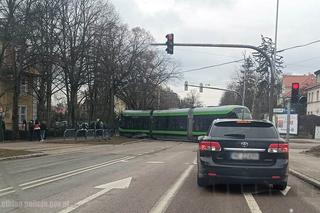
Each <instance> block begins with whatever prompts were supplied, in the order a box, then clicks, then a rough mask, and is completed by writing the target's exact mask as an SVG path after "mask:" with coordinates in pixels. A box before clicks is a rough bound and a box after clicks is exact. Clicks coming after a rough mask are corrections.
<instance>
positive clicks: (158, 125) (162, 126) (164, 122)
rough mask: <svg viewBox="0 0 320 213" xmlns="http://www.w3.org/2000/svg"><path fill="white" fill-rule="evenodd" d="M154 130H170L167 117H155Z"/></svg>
mask: <svg viewBox="0 0 320 213" xmlns="http://www.w3.org/2000/svg"><path fill="white" fill-rule="evenodd" d="M153 120H154V129H156V130H168V118H167V117H153Z"/></svg>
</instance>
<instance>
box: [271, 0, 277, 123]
mask: <svg viewBox="0 0 320 213" xmlns="http://www.w3.org/2000/svg"><path fill="white" fill-rule="evenodd" d="M278 18H279V0H277V9H276V28H275V33H274V53H273V64H272V65H271V66H272V67H273V72H274V73H275V72H276V60H277V43H278ZM274 84H275V78H274V75H271V85H270V93H269V110H270V107H271V110H272V111H273V103H274V99H273V94H274ZM269 116H270V114H269ZM272 116H273V115H272ZM269 120H270V119H269ZM271 121H272V118H271Z"/></svg>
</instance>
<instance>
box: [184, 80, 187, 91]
mask: <svg viewBox="0 0 320 213" xmlns="http://www.w3.org/2000/svg"><path fill="white" fill-rule="evenodd" d="M184 91H188V81H186V82H184Z"/></svg>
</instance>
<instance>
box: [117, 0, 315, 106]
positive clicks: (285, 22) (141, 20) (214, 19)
mask: <svg viewBox="0 0 320 213" xmlns="http://www.w3.org/2000/svg"><path fill="white" fill-rule="evenodd" d="M111 2H112V3H113V4H114V6H115V8H116V10H117V11H118V13H119V14H120V17H121V19H122V21H123V22H124V23H126V24H128V25H129V27H130V28H133V27H136V26H140V27H143V28H145V29H146V30H147V31H149V32H150V33H151V34H152V35H153V36H154V38H155V39H156V41H157V42H165V40H166V39H165V35H166V34H167V33H174V34H175V42H179V43H182V42H188V43H189V42H190V43H191V42H197V43H238V44H251V45H256V46H258V45H259V44H260V42H261V35H264V36H268V37H271V38H272V39H274V31H275V14H276V0H112V1H111ZM319 8H320V1H319V0H303V1H302V0H280V7H279V29H278V49H283V48H286V47H291V46H295V45H299V44H304V43H308V42H311V41H314V40H318V39H320V27H319V26H320V23H319V22H320V12H319ZM159 48H162V49H163V51H165V47H159ZM319 50H320V43H317V44H313V45H311V46H308V47H304V48H298V49H294V50H288V51H286V52H283V53H282V56H283V57H284V62H285V66H286V67H285V69H284V70H283V71H284V73H290V74H308V73H313V72H314V71H316V70H317V69H320V66H319V64H320V55H319ZM244 51H246V53H247V54H250V53H251V51H250V50H236V49H225V48H191V47H188V48H186V47H175V49H174V55H173V56H171V57H173V58H174V59H175V60H176V61H178V63H179V65H180V66H181V67H180V68H181V70H188V69H193V68H198V67H202V66H208V65H213V64H219V63H224V62H229V61H233V60H237V59H241V58H242V57H243V56H242V55H243V53H244ZM239 66H240V64H239V63H235V64H230V65H226V66H222V67H217V68H211V69H207V70H202V71H196V72H190V73H186V74H185V75H184V78H183V79H181V81H175V82H170V83H169V86H170V87H171V88H172V89H173V90H174V91H175V92H177V93H178V94H179V95H180V96H184V95H185V92H184V91H183V84H184V81H188V82H190V83H194V84H199V83H201V82H202V83H204V84H210V85H212V86H218V87H226V86H227V84H228V82H230V81H231V79H232V77H233V75H234V74H235V72H236V71H237V70H238V69H239ZM221 95H222V92H219V91H213V90H204V93H203V94H201V100H202V102H203V103H204V104H205V105H207V106H213V105H218V104H219V101H220V98H221Z"/></svg>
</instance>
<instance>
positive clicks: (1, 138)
mask: <svg viewBox="0 0 320 213" xmlns="http://www.w3.org/2000/svg"><path fill="white" fill-rule="evenodd" d="M0 119H1V120H0V123H1V125H0V127H1V129H0V133H1V134H0V141H4V139H5V134H6V123H5V122H4V120H2V118H1V117H0Z"/></svg>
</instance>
